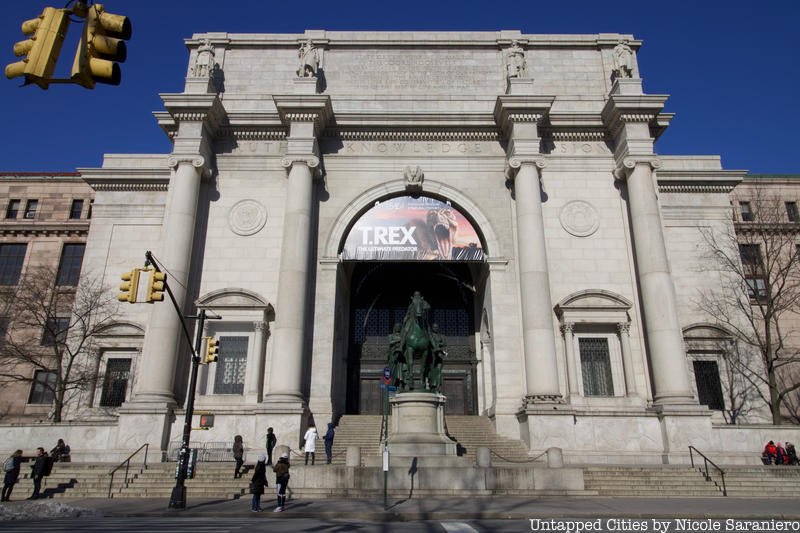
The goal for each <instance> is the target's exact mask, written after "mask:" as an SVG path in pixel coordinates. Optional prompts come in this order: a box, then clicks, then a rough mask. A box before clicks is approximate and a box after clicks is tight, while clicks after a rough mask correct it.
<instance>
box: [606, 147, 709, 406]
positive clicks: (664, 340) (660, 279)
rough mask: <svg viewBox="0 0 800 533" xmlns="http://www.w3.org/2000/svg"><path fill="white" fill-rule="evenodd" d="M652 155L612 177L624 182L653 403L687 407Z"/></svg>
mask: <svg viewBox="0 0 800 533" xmlns="http://www.w3.org/2000/svg"><path fill="white" fill-rule="evenodd" d="M658 167H660V162H659V161H658V160H657V159H655V158H654V157H626V158H625V159H624V160H623V164H622V167H621V168H620V169H619V171H618V172H617V176H618V177H621V178H626V179H627V186H628V206H629V209H630V217H631V229H632V233H633V242H634V247H635V251H636V269H637V275H638V279H639V286H640V289H641V295H642V296H641V299H642V306H643V309H644V320H645V328H646V331H647V342H648V348H649V351H650V361H651V364H652V370H653V385H654V388H655V394H654V401H655V403H656V404H671V403H692V402H693V400H692V393H691V388H690V385H689V374H688V371H687V367H686V355H685V353H684V349H683V336H682V333H681V328H680V322H679V320H678V306H677V299H676V297H675V287H674V285H673V283H672V274H671V272H670V268H669V261H668V259H667V247H666V242H665V240H664V230H663V227H662V224H661V216H660V213H659V205H658V197H657V190H656V184H655V181H654V179H653V172H652V170H653V169H654V168H658Z"/></svg>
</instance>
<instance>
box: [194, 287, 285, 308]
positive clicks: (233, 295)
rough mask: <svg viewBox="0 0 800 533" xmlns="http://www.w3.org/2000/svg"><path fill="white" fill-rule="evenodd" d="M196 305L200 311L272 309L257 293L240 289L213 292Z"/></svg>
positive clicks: (198, 300) (199, 300)
mask: <svg viewBox="0 0 800 533" xmlns="http://www.w3.org/2000/svg"><path fill="white" fill-rule="evenodd" d="M195 305H197V307H198V308H200V309H204V308H210V307H213V308H214V309H261V310H267V311H269V310H271V309H272V305H271V304H270V303H269V302H268V301H267V300H265V299H264V298H262V297H261V296H259V295H258V294H256V293H255V292H253V291H248V290H247V289H240V288H227V289H220V290H217V291H212V292H210V293H208V294H206V295H203V296H202V297H200V298H198V299H197V301H196V302H195Z"/></svg>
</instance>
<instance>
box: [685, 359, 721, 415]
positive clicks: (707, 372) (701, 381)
mask: <svg viewBox="0 0 800 533" xmlns="http://www.w3.org/2000/svg"><path fill="white" fill-rule="evenodd" d="M692 363H693V365H694V380H695V383H696V385H697V401H698V402H699V403H700V405H707V406H708V408H709V409H716V410H718V411H721V410H723V409H725V401H724V400H723V399H722V385H721V384H720V381H719V368H718V366H717V362H716V361H703V360H695V361H693V362H692Z"/></svg>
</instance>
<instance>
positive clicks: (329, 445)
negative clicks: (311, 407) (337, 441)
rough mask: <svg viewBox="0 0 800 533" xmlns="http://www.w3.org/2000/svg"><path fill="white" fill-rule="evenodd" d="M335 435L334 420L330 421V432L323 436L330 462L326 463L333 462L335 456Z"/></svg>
mask: <svg viewBox="0 0 800 533" xmlns="http://www.w3.org/2000/svg"><path fill="white" fill-rule="evenodd" d="M333 435H334V431H333V422H328V432H327V433H325V436H324V437H322V438H323V439H325V455H326V456H327V457H328V462H327V463H326V464H331V458H332V456H333Z"/></svg>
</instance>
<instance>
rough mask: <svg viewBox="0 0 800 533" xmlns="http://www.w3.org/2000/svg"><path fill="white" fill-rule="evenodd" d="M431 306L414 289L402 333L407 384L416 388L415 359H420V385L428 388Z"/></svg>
mask: <svg viewBox="0 0 800 533" xmlns="http://www.w3.org/2000/svg"><path fill="white" fill-rule="evenodd" d="M430 309H431V306H430V305H428V302H426V301H425V298H423V297H422V295H421V294H420V293H419V291H414V295H413V296H412V297H411V303H410V304H409V305H408V310H407V311H406V316H405V318H404V319H403V327H402V329H401V332H400V335H401V339H402V341H401V342H402V350H403V355H404V357H405V360H406V364H407V372H406V379H405V381H406V384H407V386H408V387H410V388H411V389H412V390H413V389H414V360H415V359H418V360H419V361H420V385H421V386H422V387H423V388H427V386H428V380H429V374H430V369H431V353H432V352H431V348H432V346H431V340H430V339H431V328H430V323H429V322H428V314H429V312H430Z"/></svg>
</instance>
